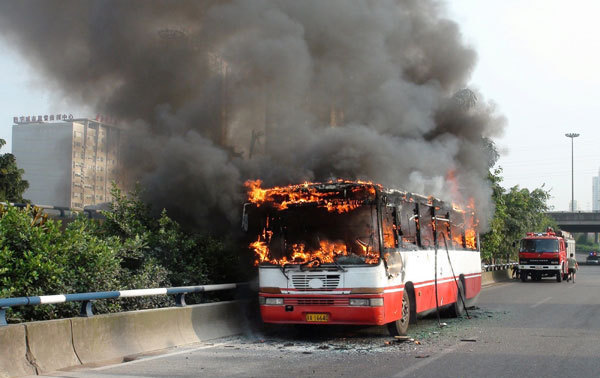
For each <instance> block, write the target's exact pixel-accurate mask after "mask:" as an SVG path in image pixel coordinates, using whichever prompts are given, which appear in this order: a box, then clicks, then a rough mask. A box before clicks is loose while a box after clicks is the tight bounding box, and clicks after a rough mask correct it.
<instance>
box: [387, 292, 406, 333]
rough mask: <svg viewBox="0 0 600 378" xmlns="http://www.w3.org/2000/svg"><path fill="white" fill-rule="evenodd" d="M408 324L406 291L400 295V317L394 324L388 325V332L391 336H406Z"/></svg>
mask: <svg viewBox="0 0 600 378" xmlns="http://www.w3.org/2000/svg"><path fill="white" fill-rule="evenodd" d="M409 323H410V297H409V296H408V293H407V292H406V290H404V294H403V295H402V317H401V318H400V319H398V320H396V321H395V322H391V323H388V325H387V326H388V331H389V332H390V335H392V336H406V332H407V331H408V324H409Z"/></svg>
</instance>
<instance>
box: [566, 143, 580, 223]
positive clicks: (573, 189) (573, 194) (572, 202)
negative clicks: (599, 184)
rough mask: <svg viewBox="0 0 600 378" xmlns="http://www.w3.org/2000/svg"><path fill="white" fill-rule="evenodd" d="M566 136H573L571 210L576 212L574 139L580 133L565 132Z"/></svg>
mask: <svg viewBox="0 0 600 378" xmlns="http://www.w3.org/2000/svg"><path fill="white" fill-rule="evenodd" d="M565 136H566V137H567V138H571V212H575V174H574V164H573V139H575V138H577V137H578V136H579V134H577V133H567V134H565Z"/></svg>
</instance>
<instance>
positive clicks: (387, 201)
mask: <svg viewBox="0 0 600 378" xmlns="http://www.w3.org/2000/svg"><path fill="white" fill-rule="evenodd" d="M342 185H343V184H342ZM366 185H371V184H365V185H364V186H366ZM340 186H341V185H340ZM353 186H363V185H361V184H356V185H353ZM373 187H374V188H375V198H374V199H373V200H365V201H363V202H362V204H363V205H373V204H374V205H375V210H376V212H377V214H376V219H377V226H378V235H377V236H378V237H377V239H378V243H379V263H378V264H366V263H365V264H356V265H354V264H353V265H352V266H353V267H373V266H378V265H379V264H381V263H383V264H384V266H385V268H386V272H387V273H388V274H389V273H390V272H389V271H388V265H387V262H386V260H385V259H384V258H383V254H384V250H385V249H387V250H392V251H393V252H418V251H419V248H421V249H425V247H424V246H423V244H422V238H421V211H420V210H421V207H422V206H423V207H425V208H428V210H429V211H428V214H427V216H428V219H427V220H426V221H428V222H430V223H431V224H433V223H434V222H435V228H433V225H432V226H431V227H432V232H433V242H434V245H433V246H428V247H427V248H426V249H432V248H440V242H439V240H438V224H439V223H441V222H443V223H446V222H447V224H448V226H450V225H451V224H452V222H453V219H452V217H451V214H452V213H451V209H450V208H449V207H448V205H447V204H446V203H445V202H443V201H441V200H439V199H437V198H433V197H429V198H428V197H424V196H421V195H418V194H413V193H409V192H401V191H396V190H390V191H389V192H386V191H382V190H381V187H379V186H377V185H373ZM341 189H343V190H346V188H341V187H340V190H341ZM405 203H414V205H415V207H414V209H413V211H414V213H415V217H417V218H418V220H419V221H418V222H416V230H415V232H416V235H415V237H416V246H417V248H416V249H415V250H408V251H407V250H405V249H402V248H399V247H396V248H385V245H384V239H383V209H384V208H385V207H387V206H388V205H392V206H393V207H395V209H396V211H395V215H394V221H395V222H396V224H397V225H399V224H400V223H399V220H398V211H397V209H398V207H399V206H401V205H403V204H405ZM247 206H251V207H254V208H255V209H256V208H258V207H257V206H255V205H254V204H252V203H245V204H244V208H243V214H242V229H244V230H245V231H248V211H247V209H246V207H247ZM300 206H302V205H300ZM436 208H439V209H440V215H442V214H444V216H445V218H438V217H437V212H436ZM455 212H457V211H456V210H455ZM265 213H269V210H265ZM466 215H467V213H466V212H465V213H464V215H463V227H462V240H463V245H462V246H461V248H462V249H463V250H467V251H469V250H471V249H469V248H467V247H466V230H465V227H464V223H465V222H466ZM429 217H431V218H429ZM394 234H395V235H394V238H395V240H399V237H400V235H399V231H398V230H396V231H395V232H394ZM448 238H449V240H447V242H450V241H452V227H448ZM475 243H476V247H475V249H474V250H473V251H479V248H480V245H479V243H480V240H479V233H478V232H477V230H476V240H475ZM259 266H260V267H263V268H269V267H272V268H275V269H279V268H280V266H278V265H274V264H270V263H267V262H264V263H260V264H259ZM286 266H287V265H286ZM315 270H319V268H317V269H315Z"/></svg>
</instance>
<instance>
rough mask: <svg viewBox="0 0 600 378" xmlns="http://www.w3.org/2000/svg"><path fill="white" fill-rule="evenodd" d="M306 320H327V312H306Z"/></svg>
mask: <svg viewBox="0 0 600 378" xmlns="http://www.w3.org/2000/svg"><path fill="white" fill-rule="evenodd" d="M306 321H307V322H328V321H329V314H306Z"/></svg>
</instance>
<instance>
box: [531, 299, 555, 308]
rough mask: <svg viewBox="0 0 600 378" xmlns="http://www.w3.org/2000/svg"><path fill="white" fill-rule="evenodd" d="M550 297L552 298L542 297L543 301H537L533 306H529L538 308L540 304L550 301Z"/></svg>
mask: <svg viewBox="0 0 600 378" xmlns="http://www.w3.org/2000/svg"><path fill="white" fill-rule="evenodd" d="M550 299H552V297H548V298H544V299H542V300H541V301H539V302H537V303H535V304H532V305H531V306H529V307H530V308H536V307H537V306H539V305H541V304H543V303H546V302H548V301H549V300H550Z"/></svg>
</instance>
